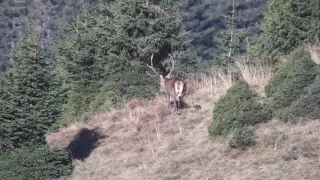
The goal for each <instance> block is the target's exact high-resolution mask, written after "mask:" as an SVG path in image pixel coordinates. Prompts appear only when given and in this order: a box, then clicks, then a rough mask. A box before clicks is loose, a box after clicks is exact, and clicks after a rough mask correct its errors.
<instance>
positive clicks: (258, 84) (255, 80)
mask: <svg viewBox="0 0 320 180" xmlns="http://www.w3.org/2000/svg"><path fill="white" fill-rule="evenodd" d="M236 67H237V68H238V69H239V71H240V73H241V75H242V77H243V79H244V80H245V81H246V82H247V83H248V84H249V86H250V88H252V89H253V90H255V91H256V92H257V93H258V94H260V95H264V94H263V92H264V88H265V86H266V85H267V84H268V82H269V80H270V78H271V77H272V68H271V67H269V66H266V65H261V64H259V63H256V64H250V63H249V60H248V59H242V60H240V61H237V62H236Z"/></svg>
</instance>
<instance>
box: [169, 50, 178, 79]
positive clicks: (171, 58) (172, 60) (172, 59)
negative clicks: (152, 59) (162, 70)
mask: <svg viewBox="0 0 320 180" xmlns="http://www.w3.org/2000/svg"><path fill="white" fill-rule="evenodd" d="M175 57H176V55H175V54H173V56H172V55H171V54H169V60H170V62H171V63H172V66H171V69H170V72H169V74H168V75H167V76H168V77H170V76H171V73H172V71H173V69H174V64H175V63H176V61H175V60H174V58H175Z"/></svg>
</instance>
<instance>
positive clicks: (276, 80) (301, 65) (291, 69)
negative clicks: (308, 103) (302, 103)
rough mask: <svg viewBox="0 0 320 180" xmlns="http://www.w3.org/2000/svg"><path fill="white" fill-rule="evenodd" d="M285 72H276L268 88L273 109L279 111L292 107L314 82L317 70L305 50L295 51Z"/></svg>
mask: <svg viewBox="0 0 320 180" xmlns="http://www.w3.org/2000/svg"><path fill="white" fill-rule="evenodd" d="M286 63H287V65H285V66H286V67H285V68H283V69H285V70H284V71H281V69H280V70H279V71H278V72H276V74H275V76H274V77H273V78H272V80H271V81H270V83H269V85H268V86H267V88H266V91H267V92H268V94H269V96H271V99H270V105H271V107H272V108H273V109H275V110H279V109H283V108H285V107H288V106H290V104H291V103H292V102H293V101H295V100H297V99H298V98H299V97H300V96H301V95H302V94H303V93H305V92H306V87H307V86H309V85H310V84H312V82H313V81H314V79H315V77H316V74H317V69H316V66H315V63H314V62H313V61H312V60H311V58H310V55H309V53H308V52H306V51H304V50H303V49H296V50H294V51H293V52H292V53H291V54H290V56H289V59H288V62H286Z"/></svg>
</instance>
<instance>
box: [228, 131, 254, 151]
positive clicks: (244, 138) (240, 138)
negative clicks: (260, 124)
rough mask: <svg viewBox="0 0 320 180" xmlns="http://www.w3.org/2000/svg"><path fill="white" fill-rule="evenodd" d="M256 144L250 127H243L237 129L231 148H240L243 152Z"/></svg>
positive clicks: (230, 144) (231, 140)
mask: <svg viewBox="0 0 320 180" xmlns="http://www.w3.org/2000/svg"><path fill="white" fill-rule="evenodd" d="M255 144H256V141H255V137H254V131H253V129H249V128H248V127H241V128H238V129H235V131H234V132H233V134H232V138H231V139H230V141H229V146H230V147H231V148H239V149H242V150H245V149H247V148H248V147H251V146H254V145H255Z"/></svg>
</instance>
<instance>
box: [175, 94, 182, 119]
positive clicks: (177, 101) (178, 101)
mask: <svg viewBox="0 0 320 180" xmlns="http://www.w3.org/2000/svg"><path fill="white" fill-rule="evenodd" d="M175 102H176V111H177V113H178V115H180V114H181V99H180V97H176V99H175Z"/></svg>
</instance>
